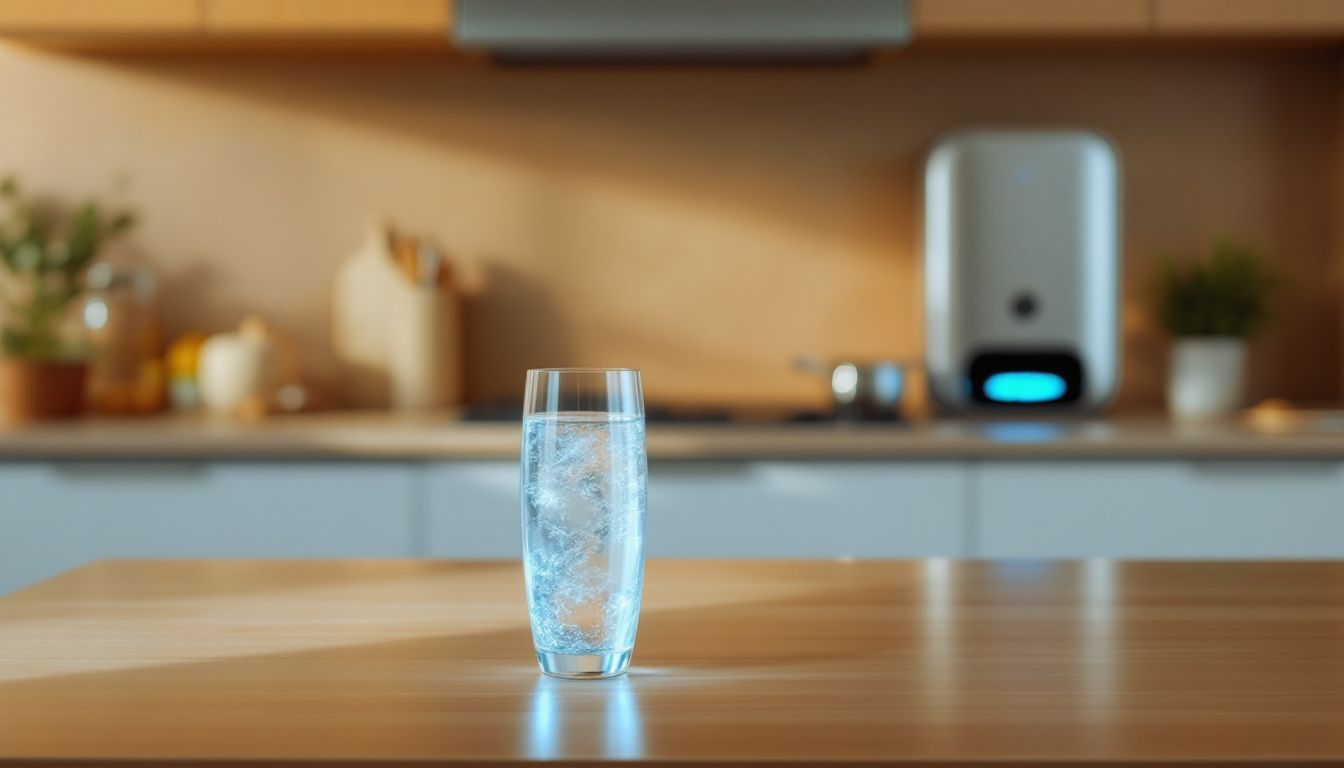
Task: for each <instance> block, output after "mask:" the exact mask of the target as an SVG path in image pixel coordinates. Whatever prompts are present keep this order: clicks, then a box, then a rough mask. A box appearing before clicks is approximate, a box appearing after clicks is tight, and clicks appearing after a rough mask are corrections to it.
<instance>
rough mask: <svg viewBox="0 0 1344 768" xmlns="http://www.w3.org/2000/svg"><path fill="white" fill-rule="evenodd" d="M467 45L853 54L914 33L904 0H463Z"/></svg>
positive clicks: (563, 55) (591, 52) (505, 49)
mask: <svg viewBox="0 0 1344 768" xmlns="http://www.w3.org/2000/svg"><path fill="white" fill-rule="evenodd" d="M453 34H454V37H455V39H456V42H457V44H458V45H459V46H460V47H463V48H467V49H476V50H485V51H489V52H491V53H493V54H495V55H497V56H500V57H503V58H511V59H521V60H575V59H580V60H629V59H637V60H648V59H654V60H677V61H698V60H736V59H748V60H759V59H779V60H818V59H837V58H852V57H856V56H861V55H864V54H866V53H868V52H869V51H871V50H873V49H874V48H878V47H890V46H896V45H900V44H902V43H904V42H906V40H908V38H909V36H910V24H909V4H908V2H907V0H458V2H457V13H456V19H455V21H454V24H453Z"/></svg>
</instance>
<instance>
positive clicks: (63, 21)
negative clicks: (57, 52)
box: [0, 0, 201, 37]
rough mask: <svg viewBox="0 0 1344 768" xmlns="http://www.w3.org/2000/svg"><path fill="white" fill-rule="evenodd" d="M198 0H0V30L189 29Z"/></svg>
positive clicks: (195, 22) (197, 15) (11, 33)
mask: <svg viewBox="0 0 1344 768" xmlns="http://www.w3.org/2000/svg"><path fill="white" fill-rule="evenodd" d="M200 29H201V0H0V35H4V36H7V37H25V36H29V35H32V36H37V37H44V36H56V37H60V36H108V37H116V36H122V35H192V34H196V33H198V32H200Z"/></svg>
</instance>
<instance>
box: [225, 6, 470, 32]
mask: <svg viewBox="0 0 1344 768" xmlns="http://www.w3.org/2000/svg"><path fill="white" fill-rule="evenodd" d="M203 1H204V3H205V29H206V32H207V34H216V35H227V36H249V35H259V36H270V35H274V36H280V37H305V36H332V37H356V38H357V37H375V38H376V37H422V38H438V39H442V40H445V41H446V40H447V38H448V27H449V24H450V22H451V16H452V14H451V8H450V0H203Z"/></svg>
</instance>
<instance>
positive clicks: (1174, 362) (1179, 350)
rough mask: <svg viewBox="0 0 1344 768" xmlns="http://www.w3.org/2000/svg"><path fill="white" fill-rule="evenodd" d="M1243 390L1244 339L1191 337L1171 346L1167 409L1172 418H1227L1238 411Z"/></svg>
mask: <svg viewBox="0 0 1344 768" xmlns="http://www.w3.org/2000/svg"><path fill="white" fill-rule="evenodd" d="M1245 390H1246V340H1245V339H1242V338H1240V337H1235V336H1192V337H1187V338H1182V339H1176V341H1175V342H1174V343H1173V344H1172V348H1171V373H1170V377H1169V378H1168V380H1167V407H1168V408H1170V409H1171V413H1172V415H1173V416H1175V417H1176V418H1178V419H1192V420H1193V419H1215V418H1219V417H1222V416H1227V415H1229V414H1230V413H1232V412H1233V411H1235V410H1236V409H1238V408H1240V407H1241V405H1242V399H1243V397H1244V395H1245Z"/></svg>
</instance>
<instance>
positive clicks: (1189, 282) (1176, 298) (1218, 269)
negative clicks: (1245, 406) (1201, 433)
mask: <svg viewBox="0 0 1344 768" xmlns="http://www.w3.org/2000/svg"><path fill="white" fill-rule="evenodd" d="M1276 284H1277V279H1276V278H1275V275H1274V273H1273V271H1272V270H1271V269H1270V268H1269V266H1268V265H1267V264H1266V263H1265V260H1264V258H1263V257H1262V256H1261V255H1260V253H1259V252H1258V251H1256V250H1255V249H1254V248H1251V247H1248V246H1245V245H1240V244H1237V243H1233V242H1230V241H1227V240H1219V241H1217V242H1216V243H1215V244H1214V246H1213V249H1212V251H1211V252H1210V253H1209V255H1208V256H1207V257H1206V258H1203V259H1197V260H1194V261H1189V262H1187V263H1185V264H1177V263H1176V262H1175V261H1174V260H1170V259H1169V260H1168V261H1167V263H1166V265H1165V268H1164V270H1163V273H1162V278H1161V282H1160V284H1159V290H1158V316H1159V318H1160V320H1161V323H1162V325H1163V326H1164V327H1165V328H1166V330H1167V332H1168V333H1170V334H1171V335H1172V336H1173V337H1174V339H1175V341H1174V343H1173V345H1172V352H1171V371H1170V374H1169V378H1168V380H1167V405H1168V407H1169V408H1170V409H1171V411H1172V413H1173V414H1174V415H1175V416H1176V417H1178V418H1182V419H1209V418H1216V417H1219V416H1226V415H1227V414H1229V413H1231V412H1232V411H1234V410H1235V409H1237V408H1239V407H1240V406H1241V405H1242V397H1243V394H1244V392H1245V375H1246V371H1245V368H1246V340H1247V339H1248V338H1249V337H1251V336H1252V335H1254V334H1255V333H1256V332H1257V331H1259V330H1260V329H1261V328H1263V327H1264V325H1265V323H1266V321H1267V320H1268V318H1269V300H1270V294H1271V293H1272V292H1273V290H1274V287H1275V285H1276Z"/></svg>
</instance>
